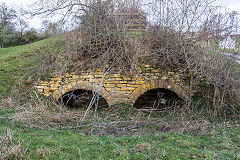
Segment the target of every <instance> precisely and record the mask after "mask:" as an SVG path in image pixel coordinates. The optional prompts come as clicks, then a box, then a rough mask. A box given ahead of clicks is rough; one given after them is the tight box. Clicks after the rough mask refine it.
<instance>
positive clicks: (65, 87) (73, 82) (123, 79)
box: [35, 65, 189, 105]
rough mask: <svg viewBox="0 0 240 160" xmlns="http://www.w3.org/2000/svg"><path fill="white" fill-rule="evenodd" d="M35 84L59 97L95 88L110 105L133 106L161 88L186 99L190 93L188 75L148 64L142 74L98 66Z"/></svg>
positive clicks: (42, 90)
mask: <svg viewBox="0 0 240 160" xmlns="http://www.w3.org/2000/svg"><path fill="white" fill-rule="evenodd" d="M99 84H102V85H99ZM35 86H36V88H37V89H38V91H39V92H41V93H43V94H44V95H46V96H50V95H52V96H53V97H55V98H56V99H59V98H61V96H62V95H64V94H65V93H68V92H70V91H73V90H77V89H83V90H91V91H94V92H98V93H100V95H101V96H102V97H103V98H105V100H106V101H107V102H108V104H109V105H112V104H115V103H121V102H125V103H129V104H132V105H133V104H134V102H135V101H136V100H137V98H138V97H139V96H140V95H142V94H144V93H145V92H147V91H148V90H151V89H157V88H164V89H169V90H171V91H173V92H175V93H176V94H178V96H179V97H181V98H182V99H186V98H187V97H188V94H187V93H188V92H189V87H188V86H189V82H188V78H187V76H186V75H183V74H181V73H174V72H162V71H161V70H160V69H154V68H152V67H151V66H149V65H145V66H144V67H142V68H141V71H140V72H139V73H138V74H135V75H132V76H129V75H124V74H121V73H114V74H107V75H104V73H103V70H102V69H97V70H96V71H88V72H82V73H81V74H76V73H66V74H65V75H64V76H61V77H60V76H55V77H52V78H51V80H50V81H39V82H38V83H36V85H35Z"/></svg>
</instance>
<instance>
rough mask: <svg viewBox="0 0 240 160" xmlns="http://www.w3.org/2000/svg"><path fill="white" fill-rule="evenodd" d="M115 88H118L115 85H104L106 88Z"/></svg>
mask: <svg viewBox="0 0 240 160" xmlns="http://www.w3.org/2000/svg"><path fill="white" fill-rule="evenodd" d="M115 86H116V85H115V84H104V87H106V88H113V87H115Z"/></svg>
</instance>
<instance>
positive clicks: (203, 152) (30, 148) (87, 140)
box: [0, 120, 240, 160]
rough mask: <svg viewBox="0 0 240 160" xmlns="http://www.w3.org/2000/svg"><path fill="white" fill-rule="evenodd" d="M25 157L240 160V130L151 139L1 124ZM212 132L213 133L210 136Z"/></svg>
mask: <svg viewBox="0 0 240 160" xmlns="http://www.w3.org/2000/svg"><path fill="white" fill-rule="evenodd" d="M0 124H1V125H0V135H3V134H4V132H5V130H6V127H7V126H9V125H10V126H11V127H9V128H10V129H11V130H12V132H13V138H14V141H15V143H16V144H18V143H17V142H18V140H19V139H21V149H22V150H24V154H20V153H18V154H16V155H14V154H9V155H8V158H10V159H11V158H12V157H15V158H16V159H17V158H19V159H21V158H23V159H56V160H57V159H80V158H82V159H169V160H171V159H240V143H239V142H240V137H239V132H240V129H239V128H237V127H235V128H234V127H233V128H225V129H223V128H213V130H209V131H208V132H206V133H204V134H200V135H192V134H188V133H186V134H182V133H174V132H170V133H153V134H151V135H133V136H132V135H122V136H119V137H114V136H110V135H103V136H96V135H95V136H89V135H86V134H84V133H81V132H78V131H75V132H74V131H67V130H34V129H30V128H26V127H24V128H23V127H21V125H20V124H13V125H12V124H8V123H7V122H4V121H3V120H2V121H0ZM211 132H213V133H211Z"/></svg>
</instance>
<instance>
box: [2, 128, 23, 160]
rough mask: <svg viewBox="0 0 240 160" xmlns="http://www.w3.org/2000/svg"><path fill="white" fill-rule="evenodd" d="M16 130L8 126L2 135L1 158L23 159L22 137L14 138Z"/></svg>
mask: <svg viewBox="0 0 240 160" xmlns="http://www.w3.org/2000/svg"><path fill="white" fill-rule="evenodd" d="M13 134H15V133H14V131H13V130H11V129H9V128H6V129H5V130H4V131H3V135H0V159H2V160H4V159H21V158H22V157H23V156H24V148H22V140H21V138H19V139H17V140H15V139H14V138H13Z"/></svg>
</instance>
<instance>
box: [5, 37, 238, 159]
mask: <svg viewBox="0 0 240 160" xmlns="http://www.w3.org/2000/svg"><path fill="white" fill-rule="evenodd" d="M48 42H49V40H43V41H40V42H36V43H33V44H28V45H23V46H17V47H11V48H5V49H0V95H3V96H4V95H9V93H10V90H11V88H12V87H13V86H15V85H16V83H17V82H18V80H19V79H21V78H22V77H23V76H24V75H25V74H26V73H29V72H30V70H31V69H29V68H31V67H34V66H36V65H38V64H39V62H40V60H41V56H39V55H38V54H40V50H41V49H42V48H43V47H44V46H45V45H47V44H48ZM0 102H1V100H0ZM128 111H129V108H128V106H127V107H125V108H124V110H123V111H122V112H120V114H121V115H122V116H123V119H128V118H129V117H130V115H129V117H124V116H126V115H127V114H125V113H124V112H128ZM15 112H16V110H15V109H6V108H1V105H0V140H4V141H2V142H4V143H6V141H8V140H9V141H11V137H12V138H13V140H12V141H11V143H8V150H7V151H6V152H5V153H6V154H5V155H4V156H5V157H4V159H53V160H54V159H56V160H58V159H91V160H92V159H134V160H135V159H170V160H171V159H240V136H239V133H240V128H239V125H238V124H234V125H230V127H229V125H227V127H224V126H219V125H217V124H214V123H213V124H212V125H211V127H210V128H208V129H207V130H206V131H204V132H199V133H198V134H196V133H195V132H193V133H191V132H187V133H181V132H173V131H169V132H165V131H161V129H159V131H158V132H154V133H148V134H133V135H130V134H128V135H121V136H113V135H93V136H90V135H87V134H86V133H83V132H82V131H81V130H59V129H46V130H39V129H32V128H28V127H26V126H25V125H23V124H21V123H20V122H12V121H10V120H9V119H4V118H1V117H4V116H6V115H8V117H11V116H12V115H14V113H15ZM152 127H155V128H156V129H155V130H158V127H159V126H152ZM7 129H10V130H8V132H7ZM141 129H142V128H139V129H137V130H139V131H141ZM146 130H148V128H146ZM9 131H10V133H12V134H9ZM136 133H140V132H137V131H136ZM7 137H9V138H7ZM1 145H2V144H0V147H1ZM16 146H17V147H16ZM16 148H19V149H16ZM0 149H1V148H0ZM0 153H1V151H0ZM1 158H2V157H1V155H0V159H1Z"/></svg>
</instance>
